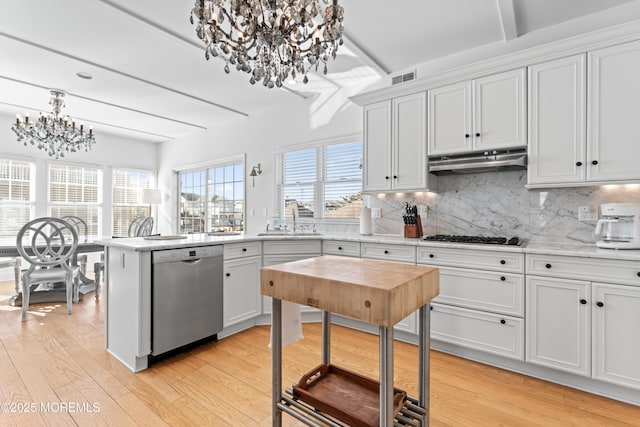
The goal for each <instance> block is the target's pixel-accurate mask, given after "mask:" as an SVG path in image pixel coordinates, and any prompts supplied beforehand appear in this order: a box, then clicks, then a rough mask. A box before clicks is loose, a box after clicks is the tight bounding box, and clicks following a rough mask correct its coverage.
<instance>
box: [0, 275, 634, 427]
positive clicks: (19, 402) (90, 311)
mask: <svg viewBox="0 0 640 427" xmlns="http://www.w3.org/2000/svg"><path fill="white" fill-rule="evenodd" d="M11 287H12V286H11V284H10V283H0V408H2V409H5V410H6V409H7V408H6V405H4V406H2V404H3V403H5V404H6V403H13V406H12V407H11V406H10V409H13V410H19V409H23V410H24V408H25V406H26V407H27V409H35V410H36V411H35V412H14V413H6V412H2V411H0V425H1V426H12V425H13V426H39V425H52V426H66V425H79V426H94V425H112V426H138V425H139V426H154V427H155V426H169V425H170V426H268V425H270V414H271V412H270V411H271V409H270V394H271V372H270V352H269V349H268V348H267V344H268V342H269V329H268V328H267V327H256V328H253V329H251V330H248V331H245V332H242V333H240V334H237V335H234V336H232V337H229V338H226V339H223V340H220V341H218V342H215V343H210V344H207V345H204V346H202V347H199V348H197V349H195V350H192V351H191V352H189V353H187V354H181V355H179V356H176V357H173V358H171V359H168V360H165V361H163V362H160V363H159V364H157V365H155V366H153V367H152V368H150V369H148V370H146V371H144V372H140V373H137V374H134V373H132V372H130V371H129V370H127V369H126V368H125V367H124V366H123V365H121V364H120V363H119V362H117V361H116V360H115V359H114V358H113V357H111V356H110V355H109V354H107V352H106V351H105V350H104V348H103V347H104V337H103V322H104V305H103V304H102V303H96V302H95V300H94V299H93V296H92V295H88V297H85V299H84V300H83V301H81V302H80V303H78V304H75V305H74V307H73V309H74V311H73V314H72V315H71V316H68V315H67V314H66V310H65V304H64V303H54V304H40V305H33V306H32V307H31V312H30V314H29V318H28V321H27V322H24V323H22V322H20V311H19V308H13V307H9V306H8V305H7V301H6V300H7V298H8V295H10V294H11ZM304 335H305V339H304V340H302V341H299V342H298V343H296V344H294V345H292V346H290V347H287V348H285V349H284V367H283V369H284V381H283V382H284V384H285V386H289V385H290V384H292V383H293V382H295V381H296V380H297V379H298V378H299V377H300V376H301V375H302V374H303V373H305V372H306V371H308V370H310V369H311V368H313V367H314V366H316V365H317V364H319V361H320V357H319V349H320V327H319V325H318V324H312V325H305V326H304ZM331 350H332V362H333V363H335V364H336V365H339V366H342V367H344V368H347V369H351V370H354V371H357V372H359V373H362V374H365V375H368V376H371V377H373V378H377V372H378V357H377V356H378V340H377V337H375V336H372V335H369V334H365V333H360V332H356V331H352V330H350V329H346V328H342V327H338V326H334V327H332V348H331ZM395 350H396V357H395V360H396V367H395V373H396V379H395V381H396V386H397V387H400V388H403V389H405V390H407V391H408V392H409V394H411V395H413V396H416V395H417V384H416V381H417V369H416V367H417V362H416V361H417V351H416V347H415V346H412V345H408V344H403V343H397V344H396V346H395ZM431 389H432V392H431V425H432V426H474V427H475V426H580V427H583V426H623V425H625V426H630V425H633V426H638V425H640V408H639V407H635V406H631V405H626V404H623V403H620V402H616V401H613V400H609V399H605V398H601V397H597V396H593V395H590V394H587V393H583V392H580V391H576V390H572V389H569V388H565V387H562V386H558V385H555V384H551V383H547V382H544V381H540V380H536V379H533V378H529V377H525V376H522V375H518V374H513V373H510V372H506V371H503V370H500V369H497V368H492V367H488V366H485V365H481V364H478V363H474V362H470V361H466V360H463V359H460V358H457V357H453V356H450V355H447V354H443V353H439V352H435V351H433V352H432V364H431ZM61 403H62V404H71V405H69V407H68V409H66V410H65V409H64V407H62V406H61ZM82 404H87V405H88V407H92V408H93V406H92V405H94V404H95V407H96V409H97V410H99V412H97V411H96V412H87V411H86V407H85V408H84V409H85V410H84V411H83V410H82V409H83V407H82V406H72V405H82ZM42 405H44V407H43V406H42ZM47 405H49V406H48V407H47ZM284 420H285V423H284V424H285V425H287V426H297V425H300V424H299V423H298V422H297V421H295V420H293V419H292V418H291V417H289V416H287V415H284Z"/></svg>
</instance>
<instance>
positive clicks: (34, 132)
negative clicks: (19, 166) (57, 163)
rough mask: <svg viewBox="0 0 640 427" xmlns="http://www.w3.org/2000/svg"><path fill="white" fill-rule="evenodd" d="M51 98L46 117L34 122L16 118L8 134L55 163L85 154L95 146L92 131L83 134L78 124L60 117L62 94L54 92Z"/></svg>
mask: <svg viewBox="0 0 640 427" xmlns="http://www.w3.org/2000/svg"><path fill="white" fill-rule="evenodd" d="M51 95H53V97H52V98H51V100H50V101H49V105H51V106H52V107H53V111H52V112H51V113H49V114H45V113H40V117H39V118H38V120H37V121H36V122H33V121H29V116H28V115H25V117H24V119H22V118H21V117H20V115H18V116H16V122H15V123H14V124H13V126H11V130H12V131H14V132H15V134H16V135H17V136H18V142H24V145H25V146H26V145H27V144H29V143H30V144H31V145H35V146H37V147H38V148H39V149H41V150H45V151H47V153H48V154H49V156H51V157H55V158H56V159H59V158H60V157H64V156H65V154H66V153H75V152H77V151H82V150H84V151H89V150H90V149H91V148H92V147H93V145H94V144H95V143H96V139H95V136H94V134H93V129H92V128H89V131H88V132H86V131H85V129H84V125H83V124H82V123H80V125H79V126H78V125H77V124H76V121H75V120H74V119H72V118H71V117H69V116H68V115H62V108H63V107H64V106H65V105H64V101H63V100H62V98H63V97H64V95H65V94H64V92H62V91H60V90H55V89H54V90H51Z"/></svg>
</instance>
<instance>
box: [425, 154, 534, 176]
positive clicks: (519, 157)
mask: <svg viewBox="0 0 640 427" xmlns="http://www.w3.org/2000/svg"><path fill="white" fill-rule="evenodd" d="M526 168H527V149H526V148H523V149H518V150H507V151H491V152H489V151H486V152H484V153H470V154H461V155H455V156H433V157H429V172H430V173H433V174H435V175H451V174H461V173H480V172H495V171H500V170H518V169H519V170H523V169H526Z"/></svg>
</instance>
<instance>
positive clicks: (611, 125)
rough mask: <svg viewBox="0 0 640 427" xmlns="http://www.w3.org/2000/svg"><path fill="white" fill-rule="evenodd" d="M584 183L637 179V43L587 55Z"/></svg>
mask: <svg viewBox="0 0 640 427" xmlns="http://www.w3.org/2000/svg"><path fill="white" fill-rule="evenodd" d="M589 66H590V69H589V73H590V82H589V92H588V93H587V97H588V99H589V103H588V116H587V117H588V121H587V126H588V133H587V162H588V163H589V164H590V165H591V167H590V168H589V169H588V170H587V181H610V180H615V181H618V180H637V179H639V178H640V166H639V165H638V157H639V156H640V143H639V142H638V131H637V130H636V129H635V127H636V126H637V124H638V118H640V102H638V100H640V83H639V82H638V76H639V75H640V42H633V43H627V44H622V45H618V46H613V47H609V48H606V49H601V50H596V51H594V52H591V53H590V54H589Z"/></svg>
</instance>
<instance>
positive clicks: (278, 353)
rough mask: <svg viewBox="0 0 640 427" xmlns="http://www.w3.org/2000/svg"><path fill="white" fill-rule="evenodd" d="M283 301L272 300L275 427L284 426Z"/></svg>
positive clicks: (272, 368)
mask: <svg viewBox="0 0 640 427" xmlns="http://www.w3.org/2000/svg"><path fill="white" fill-rule="evenodd" d="M281 399H282V300H279V299H277V298H272V299H271V420H272V426H273V427H280V426H282V410H280V408H279V407H278V404H279V403H280V400H281Z"/></svg>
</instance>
